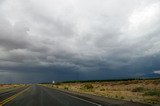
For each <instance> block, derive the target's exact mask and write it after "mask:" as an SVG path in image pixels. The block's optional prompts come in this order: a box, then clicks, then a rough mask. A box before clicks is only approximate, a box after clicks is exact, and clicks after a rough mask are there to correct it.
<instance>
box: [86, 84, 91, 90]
mask: <svg viewBox="0 0 160 106" xmlns="http://www.w3.org/2000/svg"><path fill="white" fill-rule="evenodd" d="M84 88H85V89H93V85H92V84H85V85H84Z"/></svg>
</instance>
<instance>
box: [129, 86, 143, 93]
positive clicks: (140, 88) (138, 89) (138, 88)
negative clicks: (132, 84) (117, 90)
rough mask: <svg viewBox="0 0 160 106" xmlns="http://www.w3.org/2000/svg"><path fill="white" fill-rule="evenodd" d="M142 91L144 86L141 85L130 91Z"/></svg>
mask: <svg viewBox="0 0 160 106" xmlns="http://www.w3.org/2000/svg"><path fill="white" fill-rule="evenodd" d="M143 91H145V88H143V87H136V88H134V89H132V92H143Z"/></svg>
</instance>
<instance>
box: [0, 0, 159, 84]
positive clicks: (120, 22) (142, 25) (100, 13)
mask: <svg viewBox="0 0 160 106" xmlns="http://www.w3.org/2000/svg"><path fill="white" fill-rule="evenodd" d="M159 17H160V1H159V0H0V83H37V82H48V81H52V80H55V81H65V80H89V79H116V78H135V77H136V78H137V77H147V76H152V77H154V76H160V18H159Z"/></svg>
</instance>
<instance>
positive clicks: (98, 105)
mask: <svg viewBox="0 0 160 106" xmlns="http://www.w3.org/2000/svg"><path fill="white" fill-rule="evenodd" d="M61 93H63V94H65V95H68V96H70V97H72V98H76V99H79V100H82V101H85V102H88V103H91V104H94V105H96V106H102V105H100V104H98V103H94V102H91V101H88V100H85V99H82V98H79V97H76V96H73V95H70V94H68V93H64V92H61Z"/></svg>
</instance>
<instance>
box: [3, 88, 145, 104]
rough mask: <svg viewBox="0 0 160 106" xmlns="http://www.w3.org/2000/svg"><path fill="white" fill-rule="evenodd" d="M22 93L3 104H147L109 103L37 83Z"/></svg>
mask: <svg viewBox="0 0 160 106" xmlns="http://www.w3.org/2000/svg"><path fill="white" fill-rule="evenodd" d="M27 89H28V90H26V91H25V92H24V93H22V94H21V95H19V96H18V97H16V98H15V99H13V100H11V101H10V102H8V103H6V104H5V106H147V105H144V104H140V103H133V102H122V103H124V104H119V105H118V104H115V103H114V102H113V103H109V102H106V101H99V100H94V99H87V98H86V97H83V96H81V97H80V96H76V95H74V94H70V93H66V92H63V91H59V90H56V89H51V88H47V87H44V86H39V85H32V86H30V87H29V88H27Z"/></svg>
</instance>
